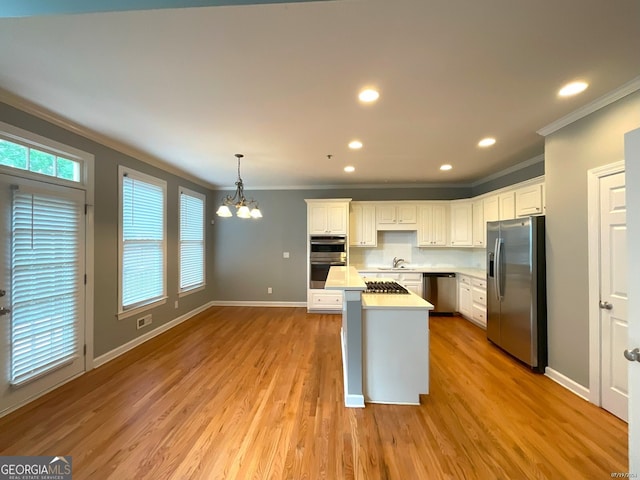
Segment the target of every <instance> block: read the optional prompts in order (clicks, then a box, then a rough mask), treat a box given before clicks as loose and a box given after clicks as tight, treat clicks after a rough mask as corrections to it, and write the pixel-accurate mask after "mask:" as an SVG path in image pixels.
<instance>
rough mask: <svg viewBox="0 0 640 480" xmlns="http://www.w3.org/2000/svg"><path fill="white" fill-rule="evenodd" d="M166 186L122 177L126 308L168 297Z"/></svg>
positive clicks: (123, 261)
mask: <svg viewBox="0 0 640 480" xmlns="http://www.w3.org/2000/svg"><path fill="white" fill-rule="evenodd" d="M164 196H165V188H164V186H163V185H158V184H154V183H149V182H146V181H143V180H141V179H139V178H136V177H134V176H132V175H131V174H125V175H124V176H123V177H122V220H121V221H122V245H121V246H122V309H123V310H128V309H131V308H135V307H138V306H141V305H145V304H148V303H152V302H154V301H156V300H159V299H161V298H163V297H164V292H165V291H164V252H165V246H164V242H165V239H164V221H165V220H164Z"/></svg>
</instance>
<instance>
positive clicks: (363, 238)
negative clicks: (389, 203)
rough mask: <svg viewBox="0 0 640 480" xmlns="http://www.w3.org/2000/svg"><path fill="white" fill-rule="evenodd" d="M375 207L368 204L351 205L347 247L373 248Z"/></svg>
mask: <svg viewBox="0 0 640 480" xmlns="http://www.w3.org/2000/svg"><path fill="white" fill-rule="evenodd" d="M377 234H378V232H377V230H376V206H375V205H374V204H370V203H358V202H353V203H351V206H350V210H349V245H351V246H352V247H375V246H376V245H377V243H378V242H377V239H378V235H377Z"/></svg>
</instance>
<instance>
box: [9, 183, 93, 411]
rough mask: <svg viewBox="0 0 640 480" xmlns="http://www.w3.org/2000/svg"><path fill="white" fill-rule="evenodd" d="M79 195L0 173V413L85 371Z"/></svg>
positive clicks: (80, 192) (82, 211) (83, 223)
mask: <svg viewBox="0 0 640 480" xmlns="http://www.w3.org/2000/svg"><path fill="white" fill-rule="evenodd" d="M85 243H86V220H85V191H84V190H81V189H75V188H71V187H67V186H62V185H55V184H53V183H48V182H44V181H38V180H32V179H26V178H21V177H18V176H13V175H9V174H0V250H1V252H0V294H1V297H0V338H1V339H2V348H0V371H1V372H2V377H1V378H0V416H1V415H4V414H6V413H8V412H10V411H12V410H14V409H16V408H18V407H19V406H21V405H23V404H25V403H26V402H28V401H30V400H32V399H34V398H36V397H38V396H40V395H42V394H43V393H45V392H47V391H49V390H51V389H53V388H55V387H56V386H59V385H60V384H62V383H64V382H66V381H68V380H70V379H71V378H74V377H75V376H77V375H80V374H82V373H83V372H84V371H85V368H86V362H85V357H86V352H85V322H86V318H87V315H86V301H85V300H86V292H85V278H86V277H85V274H86V268H85V258H86V257H85V253H86V252H85Z"/></svg>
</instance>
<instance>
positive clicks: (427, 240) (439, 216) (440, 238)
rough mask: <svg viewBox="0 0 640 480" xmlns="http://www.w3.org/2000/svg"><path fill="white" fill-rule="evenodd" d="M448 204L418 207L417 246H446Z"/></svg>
mask: <svg viewBox="0 0 640 480" xmlns="http://www.w3.org/2000/svg"><path fill="white" fill-rule="evenodd" d="M447 211H448V204H446V203H435V204H424V205H420V206H418V246H419V247H445V246H446V245H447V230H448V223H449V222H448V220H449V218H448V213H447Z"/></svg>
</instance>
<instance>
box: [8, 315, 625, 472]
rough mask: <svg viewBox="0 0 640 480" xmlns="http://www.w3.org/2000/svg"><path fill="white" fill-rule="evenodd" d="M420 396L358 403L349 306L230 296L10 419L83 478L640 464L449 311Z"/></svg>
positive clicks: (618, 440)
mask: <svg viewBox="0 0 640 480" xmlns="http://www.w3.org/2000/svg"><path fill="white" fill-rule="evenodd" d="M430 328H431V356H430V359H431V394H430V395H425V396H422V398H421V402H422V403H421V405H420V406H392V405H367V407H366V408H365V409H346V408H345V407H344V401H343V383H342V366H341V350H340V336H339V333H340V317H339V316H337V315H318V314H307V313H306V311H305V310H304V309H301V308H269V309H264V308H250V307H216V308H212V309H210V310H208V311H207V312H203V313H202V314H200V315H198V316H197V317H194V318H193V319H191V320H190V321H187V322H185V323H183V324H181V325H179V326H177V327H176V328H174V329H172V330H170V331H169V332H166V333H165V334H163V335H161V336H159V337H156V338H154V339H152V340H150V341H149V342H147V343H145V344H143V345H141V346H140V347H138V348H136V349H135V350H133V351H131V352H128V353H126V354H124V355H122V356H121V357H118V358H117V359H115V360H113V361H112V362H110V363H109V364H107V365H104V366H102V367H100V368H98V369H96V370H94V371H92V372H89V373H88V374H86V375H84V376H82V377H80V378H78V379H76V380H74V381H72V382H70V383H69V384H67V385H64V386H62V387H61V388H59V389H58V390H56V391H54V392H51V393H50V394H48V395H46V396H44V397H43V398H41V399H39V400H37V401H35V402H33V403H32V404H30V405H28V406H26V407H24V408H22V409H20V410H18V411H16V412H14V413H12V414H10V415H8V416H6V417H5V418H2V419H0V455H72V456H73V467H74V468H73V473H74V479H102V478H104V479H107V478H114V479H134V478H135V479H146V478H148V479H207V480H210V479H225V480H226V479H295V480H299V479H310V480H315V479H367V480H369V479H398V480H399V479H402V480H404V479H409V478H410V479H482V480H484V479H492V478H501V479H515V478H517V479H551V478H554V479H556V478H580V479H589V478H593V479H596V478H610V473H611V472H624V471H626V470H627V448H628V447H627V426H626V424H625V423H624V422H622V421H620V420H619V419H617V418H616V417H614V416H613V415H610V414H609V413H607V412H606V411H604V410H602V409H600V408H597V407H595V406H593V405H591V404H589V403H588V402H586V401H584V400H582V399H580V398H579V397H577V396H575V395H573V394H572V393H570V392H568V391H567V390H565V389H564V388H562V387H561V386H559V385H557V384H556V383H554V382H553V381H551V380H550V379H548V378H546V377H544V376H542V375H537V374H534V373H531V372H530V371H529V370H528V369H527V368H526V367H525V366H523V365H521V364H519V363H518V362H516V361H515V360H513V359H512V358H510V357H508V356H507V355H506V354H504V353H503V352H502V351H500V350H499V349H497V348H496V347H494V346H493V345H491V344H490V343H488V342H487V340H486V336H485V334H484V331H482V330H481V329H479V328H477V327H476V326H474V325H472V324H470V323H469V322H467V321H465V320H463V319H461V318H456V317H454V318H447V317H434V318H432V319H431V320H430Z"/></svg>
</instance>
